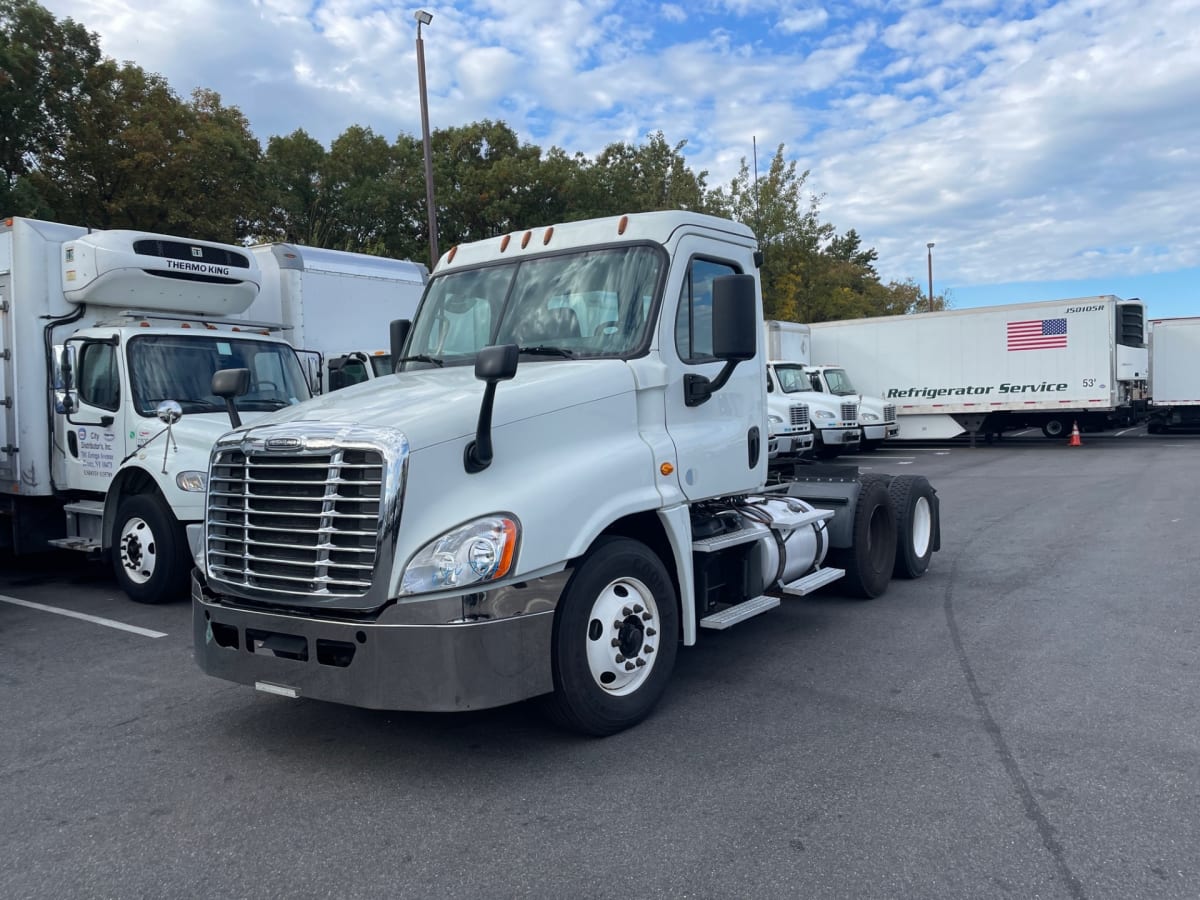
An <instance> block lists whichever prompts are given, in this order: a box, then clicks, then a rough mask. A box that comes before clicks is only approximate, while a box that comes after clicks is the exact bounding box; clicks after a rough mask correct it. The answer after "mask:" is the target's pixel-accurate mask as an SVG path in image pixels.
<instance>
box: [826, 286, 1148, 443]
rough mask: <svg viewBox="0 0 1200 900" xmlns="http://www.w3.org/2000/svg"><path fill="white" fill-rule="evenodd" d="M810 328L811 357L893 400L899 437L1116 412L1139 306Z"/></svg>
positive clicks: (1047, 305)
mask: <svg viewBox="0 0 1200 900" xmlns="http://www.w3.org/2000/svg"><path fill="white" fill-rule="evenodd" d="M811 328H812V352H813V355H814V357H818V358H822V359H835V360H837V361H838V363H840V364H841V365H843V366H845V367H846V368H847V369H849V370H850V371H852V372H854V379H855V381H856V382H857V383H858V385H859V386H860V387H862V388H864V389H865V390H867V391H869V392H870V393H872V394H875V395H877V396H879V397H882V398H883V399H884V400H885V401H886V402H889V403H895V404H896V406H897V412H898V421H899V423H900V435H899V437H900V438H901V439H913V438H917V439H920V438H931V439H943V438H950V437H955V436H956V435H959V434H962V433H963V432H964V431H967V432H971V433H972V434H975V433H977V432H982V433H985V434H987V435H993V434H1001V433H1003V432H1005V431H1009V430H1012V429H1017V428H1028V427H1039V428H1041V429H1042V432H1043V433H1044V434H1045V435H1046V437H1050V438H1059V437H1062V436H1064V435H1066V434H1068V433H1069V432H1070V431H1071V428H1072V425H1073V424H1076V423H1077V424H1078V425H1079V427H1080V428H1081V429H1084V430H1099V429H1103V428H1105V427H1111V426H1112V425H1116V424H1121V423H1127V422H1130V421H1132V420H1133V418H1134V416H1135V410H1134V401H1135V400H1137V399H1138V398H1139V397H1140V396H1141V395H1142V393H1143V391H1144V389H1145V384H1146V378H1147V375H1148V370H1149V357H1148V355H1147V351H1146V334H1145V307H1144V306H1143V304H1142V302H1141V301H1140V300H1137V299H1133V300H1122V299H1120V298H1118V297H1114V296H1111V295H1105V296H1098V297H1082V298H1078V299H1073V300H1050V301H1042V302H1037V303H1015V304H1011V305H1006V306H988V307H979V308H976V309H953V310H946V311H942V312H931V313H917V314H914V315H906V316H881V317H878V318H869V319H851V320H846V321H841V322H814V323H813V324H812V326H811Z"/></svg>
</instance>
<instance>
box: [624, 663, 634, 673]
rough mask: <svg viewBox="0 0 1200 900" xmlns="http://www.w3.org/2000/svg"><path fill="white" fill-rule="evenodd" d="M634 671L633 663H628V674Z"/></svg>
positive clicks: (626, 666)
mask: <svg viewBox="0 0 1200 900" xmlns="http://www.w3.org/2000/svg"><path fill="white" fill-rule="evenodd" d="M633 669H634V665H633V663H631V662H627V663H625V671H626V672H632V671H633Z"/></svg>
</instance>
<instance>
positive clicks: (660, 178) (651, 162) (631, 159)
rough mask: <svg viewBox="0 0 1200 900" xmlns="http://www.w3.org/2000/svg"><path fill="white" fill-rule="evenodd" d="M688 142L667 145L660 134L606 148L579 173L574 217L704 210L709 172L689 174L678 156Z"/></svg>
mask: <svg viewBox="0 0 1200 900" xmlns="http://www.w3.org/2000/svg"><path fill="white" fill-rule="evenodd" d="M686 146H687V141H679V142H678V143H676V144H674V145H672V144H670V143H668V142H667V139H666V136H665V135H664V134H663V133H662V132H661V131H656V132H654V133H653V134H651V135H650V136H649V139H648V140H647V141H646V143H644V144H642V145H640V146H635V145H633V144H626V143H622V142H618V143H613V144H609V145H608V146H607V147H605V148H604V150H603V151H601V153H600V155H599V156H598V157H597V158H596V162H595V164H594V165H592V166H590V167H589V168H588V169H587V170H586V171H581V175H583V176H584V178H585V190H584V191H582V192H581V197H580V199H581V200H583V205H581V207H580V208H579V209H578V210H577V215H576V216H575V217H576V218H591V217H594V216H612V215H618V214H621V213H635V212H649V211H652V210H659V209H690V210H694V211H697V212H704V211H706V210H707V208H708V189H707V186H706V184H705V182H706V181H707V179H708V172H706V171H701V172H698V173H697V172H693V171H692V169H691V168H690V167H689V166H688V164H687V160H686V158H685V157H684V156H683V148H684V147H686Z"/></svg>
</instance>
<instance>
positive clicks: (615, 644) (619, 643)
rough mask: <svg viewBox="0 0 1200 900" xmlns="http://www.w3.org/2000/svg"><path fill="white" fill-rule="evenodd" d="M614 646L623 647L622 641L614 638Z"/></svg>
mask: <svg viewBox="0 0 1200 900" xmlns="http://www.w3.org/2000/svg"><path fill="white" fill-rule="evenodd" d="M612 645H613V647H620V646H621V642H620V641H618V640H617V639H616V638H613V639H612Z"/></svg>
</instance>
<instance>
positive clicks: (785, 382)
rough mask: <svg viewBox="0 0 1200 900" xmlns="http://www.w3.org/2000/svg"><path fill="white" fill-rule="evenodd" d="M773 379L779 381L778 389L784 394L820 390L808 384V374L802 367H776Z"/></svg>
mask: <svg viewBox="0 0 1200 900" xmlns="http://www.w3.org/2000/svg"><path fill="white" fill-rule="evenodd" d="M775 377H776V378H777V379H778V380H779V389H780V390H781V391H783V392H784V393H785V394H794V393H796V392H797V391H813V390H820V388H819V387H815V386H814V385H813V384H812V383H810V382H809V379H808V374H807V373H806V372H805V371H804V367H803V366H776V367H775Z"/></svg>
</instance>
